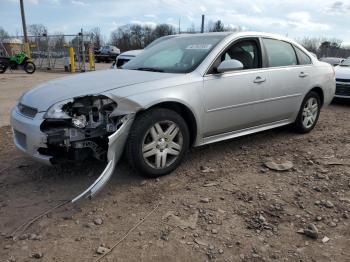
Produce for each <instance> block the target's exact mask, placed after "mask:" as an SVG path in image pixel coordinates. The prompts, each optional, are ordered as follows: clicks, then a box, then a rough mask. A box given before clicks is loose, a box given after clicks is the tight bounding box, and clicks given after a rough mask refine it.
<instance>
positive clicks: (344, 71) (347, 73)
mask: <svg viewBox="0 0 350 262" xmlns="http://www.w3.org/2000/svg"><path fill="white" fill-rule="evenodd" d="M334 70H335V77H336V78H340V79H350V66H336V67H335V68H334Z"/></svg>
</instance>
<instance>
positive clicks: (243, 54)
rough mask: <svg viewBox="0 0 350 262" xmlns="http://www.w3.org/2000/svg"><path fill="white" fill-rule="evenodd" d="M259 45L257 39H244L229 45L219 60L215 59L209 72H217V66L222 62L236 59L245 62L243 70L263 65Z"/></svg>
mask: <svg viewBox="0 0 350 262" xmlns="http://www.w3.org/2000/svg"><path fill="white" fill-rule="evenodd" d="M259 50H260V49H259V46H258V44H257V41H255V40H242V41H239V42H238V43H237V42H236V43H234V44H232V45H231V46H230V47H228V48H227V49H226V50H225V51H223V52H222V54H221V55H220V56H219V58H218V59H217V60H215V62H214V64H213V66H212V68H211V70H209V72H208V73H209V74H215V73H217V71H216V68H217V67H218V66H219V65H220V63H221V62H223V61H225V60H229V59H235V60H238V61H240V62H241V63H242V64H243V70H247V69H255V68H260V67H261V58H260V57H261V56H260V51H259Z"/></svg>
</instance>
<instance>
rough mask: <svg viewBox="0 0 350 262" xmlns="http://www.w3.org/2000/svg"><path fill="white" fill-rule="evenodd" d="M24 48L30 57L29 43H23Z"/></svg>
mask: <svg viewBox="0 0 350 262" xmlns="http://www.w3.org/2000/svg"><path fill="white" fill-rule="evenodd" d="M24 50H25V53H26V54H27V56H28V57H29V58H30V47H29V43H24Z"/></svg>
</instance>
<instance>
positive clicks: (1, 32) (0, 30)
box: [0, 27, 9, 41]
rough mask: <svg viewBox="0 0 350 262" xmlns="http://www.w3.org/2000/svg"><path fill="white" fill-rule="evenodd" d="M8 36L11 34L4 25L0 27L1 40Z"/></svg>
mask: <svg viewBox="0 0 350 262" xmlns="http://www.w3.org/2000/svg"><path fill="white" fill-rule="evenodd" d="M8 37H9V34H8V33H7V32H6V31H5V30H4V29H3V28H2V27H0V41H1V40H3V39H5V38H8Z"/></svg>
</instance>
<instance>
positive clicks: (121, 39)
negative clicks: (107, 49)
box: [110, 24, 175, 51]
mask: <svg viewBox="0 0 350 262" xmlns="http://www.w3.org/2000/svg"><path fill="white" fill-rule="evenodd" d="M171 34H175V28H174V27H173V26H171V25H167V24H160V25H157V26H156V27H155V28H153V27H151V26H148V25H139V24H132V25H124V26H121V27H119V28H118V29H116V30H114V31H113V32H112V33H111V36H110V43H111V44H112V45H116V46H118V47H119V48H120V49H121V50H122V51H127V50H131V49H142V48H145V47H146V46H147V45H148V44H150V43H151V42H152V41H154V40H155V39H157V38H159V37H162V36H166V35H171Z"/></svg>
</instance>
